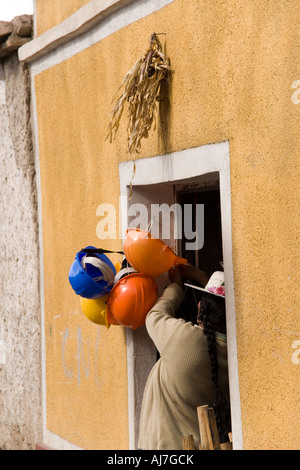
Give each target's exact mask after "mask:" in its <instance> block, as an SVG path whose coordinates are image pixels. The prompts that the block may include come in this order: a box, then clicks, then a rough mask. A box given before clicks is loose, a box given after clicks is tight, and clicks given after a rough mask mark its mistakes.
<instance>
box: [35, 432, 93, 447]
mask: <svg viewBox="0 0 300 470" xmlns="http://www.w3.org/2000/svg"><path fill="white" fill-rule="evenodd" d="M43 443H44V444H46V445H47V446H48V447H50V448H52V449H53V450H84V449H82V448H81V447H78V446H76V445H75V444H72V443H71V442H69V441H67V440H66V439H62V438H61V437H59V436H57V435H56V434H54V433H53V432H51V431H47V430H46V431H45V434H44V442H43Z"/></svg>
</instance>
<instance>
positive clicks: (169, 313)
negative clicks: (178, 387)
mask: <svg viewBox="0 0 300 470" xmlns="http://www.w3.org/2000/svg"><path fill="white" fill-rule="evenodd" d="M183 299H184V291H183V289H182V288H181V287H180V286H179V285H178V284H177V283H174V282H172V283H171V284H169V285H168V287H166V289H165V290H164V292H163V294H162V296H161V297H160V299H159V300H158V301H157V302H156V304H155V305H154V306H153V307H152V309H151V310H150V311H149V313H148V315H147V317H146V328H147V331H148V334H149V336H150V337H151V339H152V341H153V342H154V344H155V346H156V348H157V349H158V351H159V353H160V354H161V355H162V354H163V352H164V347H165V346H166V345H167V343H168V341H169V340H170V338H171V337H172V336H173V335H174V332H175V330H176V329H177V327H178V322H183V321H184V320H181V319H176V318H173V317H174V314H175V311H176V309H177V308H178V307H179V305H180V304H181V302H182V301H183Z"/></svg>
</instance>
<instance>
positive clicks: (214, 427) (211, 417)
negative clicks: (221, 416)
mask: <svg viewBox="0 0 300 470" xmlns="http://www.w3.org/2000/svg"><path fill="white" fill-rule="evenodd" d="M207 411H208V419H209V425H210V431H211V437H212V441H213V447H214V450H221V447H220V438H219V433H218V428H217V423H216V417H215V413H214V409H213V408H208V410H207Z"/></svg>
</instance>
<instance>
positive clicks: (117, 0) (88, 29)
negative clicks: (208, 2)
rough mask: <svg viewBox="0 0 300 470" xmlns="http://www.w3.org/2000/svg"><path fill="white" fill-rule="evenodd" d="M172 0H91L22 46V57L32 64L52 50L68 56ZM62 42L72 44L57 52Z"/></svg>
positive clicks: (64, 56)
mask: <svg viewBox="0 0 300 470" xmlns="http://www.w3.org/2000/svg"><path fill="white" fill-rule="evenodd" d="M172 1H174V0H152V1H149V0H91V1H90V2H89V3H87V4H86V5H84V6H83V7H82V8H80V9H79V10H78V11H76V12H75V13H73V15H71V16H69V17H68V18H67V19H66V20H64V21H63V22H62V23H60V24H58V25H56V26H54V27H53V28H51V29H49V30H48V31H46V32H45V33H43V34H41V35H40V36H38V37H36V38H34V39H33V40H32V41H30V42H28V43H26V44H25V45H24V46H22V47H20V48H19V50H18V54H19V60H20V61H21V62H26V63H28V64H30V63H33V62H36V61H37V60H38V59H41V58H43V57H45V56H47V55H48V54H49V53H51V52H54V53H55V57H56V58H58V57H60V56H61V57H62V60H65V58H69V57H72V56H73V55H74V54H76V53H77V52H80V51H82V50H83V49H84V48H87V47H89V46H91V45H92V44H95V43H96V42H99V41H100V40H101V39H103V38H104V37H106V36H108V35H110V34H112V33H114V32H115V31H117V30H119V29H121V28H122V27H124V26H127V25H129V24H131V23H133V22H135V21H137V20H139V19H140V18H143V17H144V16H147V15H149V14H151V13H153V12H154V11H156V10H159V9H160V8H163V7H164V6H166V5H168V4H169V3H171V2H172ZM152 32H153V31H152ZM81 36H83V37H81ZM77 39H79V42H77ZM70 44H71V47H70ZM62 46H68V47H66V48H65V49H64V51H63V54H62V55H61V54H56V52H57V49H58V48H61V47H62ZM78 47H79V49H78ZM50 63H51V62H50ZM57 63H58V62H57Z"/></svg>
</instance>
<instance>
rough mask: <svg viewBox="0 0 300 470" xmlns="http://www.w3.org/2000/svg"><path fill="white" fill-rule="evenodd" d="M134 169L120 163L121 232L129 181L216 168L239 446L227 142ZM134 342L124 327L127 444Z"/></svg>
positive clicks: (174, 178)
mask: <svg viewBox="0 0 300 470" xmlns="http://www.w3.org/2000/svg"><path fill="white" fill-rule="evenodd" d="M135 164H136V171H135V176H134V178H133V179H132V177H133V161H129V162H122V163H120V164H119V175H120V176H119V178H120V191H121V198H120V200H121V204H120V206H121V207H120V211H121V230H122V235H123V236H124V234H125V232H126V229H127V226H128V217H127V211H128V197H129V192H130V184H131V183H132V185H133V186H134V185H150V184H158V183H164V182H166V183H170V182H174V183H180V182H181V181H182V180H187V179H189V178H195V177H197V176H201V175H205V174H207V173H212V172H219V182H220V201H221V222H222V240H223V261H224V273H225V284H226V315H227V344H228V373H229V384H230V403H231V416H232V436H233V447H234V449H235V450H241V449H242V446H243V439H242V421H241V407H240V392H239V376H238V361H237V341H236V316H235V298H234V278H233V262H232V230H231V189H230V159H229V142H221V143H216V144H208V145H203V146H201V147H195V148H190V149H187V150H183V151H179V152H174V153H171V154H168V155H160V156H156V157H152V158H145V159H139V160H137V161H136V162H135ZM134 354H135V344H134V335H133V332H132V330H130V329H127V365H128V408H129V439H130V442H129V446H130V449H134V448H135V446H136V443H135V442H136V424H135V380H134V376H135V364H136V362H135V361H134Z"/></svg>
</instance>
